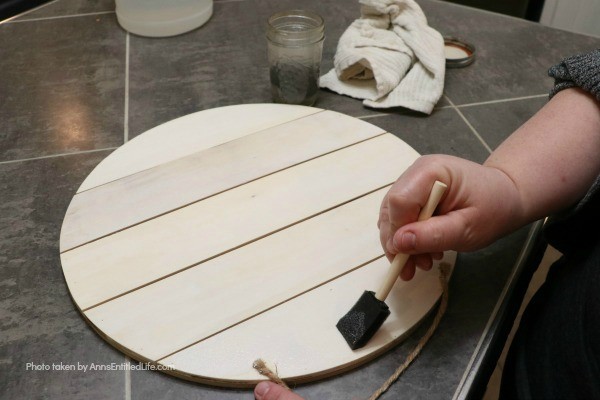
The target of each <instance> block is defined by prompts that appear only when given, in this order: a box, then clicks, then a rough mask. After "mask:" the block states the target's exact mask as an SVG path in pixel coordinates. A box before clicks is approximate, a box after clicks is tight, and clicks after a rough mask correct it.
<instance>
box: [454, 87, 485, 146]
mask: <svg viewBox="0 0 600 400" xmlns="http://www.w3.org/2000/svg"><path fill="white" fill-rule="evenodd" d="M444 97H445V98H446V100H447V101H448V103H450V105H451V106H452V108H454V110H455V111H456V112H457V113H458V115H459V116H460V117H461V118H462V119H463V121H465V124H467V126H468V127H469V129H471V132H473V135H475V137H476V138H477V139H478V140H479V141H480V142H481V144H482V145H483V147H485V149H486V150H487V151H488V152H489V153H490V154H491V153H492V148H491V147H490V146H489V145H488V144H487V143H486V141H485V140H483V138H482V137H481V135H480V134H479V132H477V130H476V129H475V128H474V127H473V125H471V123H470V122H469V120H468V119H467V118H466V117H465V115H464V114H463V113H462V111H460V110H459V109H458V107H456V106H455V105H454V103H453V102H452V100H450V98H449V97H448V96H446V95H444Z"/></svg>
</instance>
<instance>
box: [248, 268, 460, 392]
mask: <svg viewBox="0 0 600 400" xmlns="http://www.w3.org/2000/svg"><path fill="white" fill-rule="evenodd" d="M449 273H450V265H449V264H446V263H441V264H440V284H441V286H442V300H441V301H440V305H439V307H438V309H437V313H436V314H435V317H434V318H433V322H432V323H431V326H430V327H429V329H428V330H427V332H425V335H423V337H422V338H421V340H419V343H417V346H416V347H415V348H414V350H413V351H411V352H410V354H409V355H408V356H407V357H406V360H404V362H403V363H402V365H400V366H399V367H398V368H397V369H396V371H395V372H394V373H393V374H392V376H390V377H389V378H388V379H387V380H386V381H385V382H384V383H383V385H381V387H380V388H379V389H377V390H376V391H375V392H374V393H373V394H372V395H371V397H369V400H376V399H378V398H379V397H380V396H381V395H382V394H384V393H385V392H386V391H387V390H388V389H389V388H390V386H392V384H393V383H394V382H396V380H398V378H399V377H400V375H402V373H403V372H404V371H405V370H406V368H408V366H409V365H410V364H411V363H412V362H413V361H414V360H415V358H417V357H418V356H419V354H420V353H421V350H423V347H425V345H426V344H427V341H428V340H429V339H430V338H431V336H433V333H434V332H435V330H436V329H437V327H438V325H439V324H440V321H441V320H442V317H443V316H444V313H445V312H446V308H447V307H448V274H449ZM252 366H253V367H254V369H256V370H257V371H258V373H259V374H261V375H263V376H266V377H267V378H269V380H271V381H272V382H275V383H276V384H278V385H281V386H283V387H284V388H286V389H289V387H288V386H287V385H286V384H285V382H284V381H283V380H281V378H280V377H279V376H278V375H277V374H276V373H275V372H273V371H271V369H269V367H267V366H266V364H265V362H264V361H263V360H262V359H260V358H259V359H258V360H256V361H254V363H253V364H252Z"/></svg>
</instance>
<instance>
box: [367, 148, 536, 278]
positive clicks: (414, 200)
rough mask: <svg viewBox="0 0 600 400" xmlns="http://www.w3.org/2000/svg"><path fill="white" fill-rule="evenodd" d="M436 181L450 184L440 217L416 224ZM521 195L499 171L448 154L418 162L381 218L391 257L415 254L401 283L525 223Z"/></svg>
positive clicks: (382, 234)
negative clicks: (451, 252) (418, 271)
mask: <svg viewBox="0 0 600 400" xmlns="http://www.w3.org/2000/svg"><path fill="white" fill-rule="evenodd" d="M435 180H439V181H441V182H444V183H445V184H446V185H448V189H447V190H446V193H445V194H444V197H443V198H442V200H441V201H440V203H439V205H438V208H437V212H436V214H435V215H434V216H433V217H432V218H430V219H428V220H426V221H421V222H415V221H416V220H417V217H418V215H419V212H420V210H421V208H422V207H423V206H424V205H425V203H426V202H427V198H428V197H429V193H430V190H431V186H432V185H433V182H434V181H435ZM524 219H525V218H524V215H523V212H522V206H521V199H520V195H519V191H518V190H517V188H516V186H515V185H514V183H513V181H512V180H511V179H510V177H509V176H508V175H506V174H505V173H504V172H502V171H501V170H499V169H496V168H493V167H487V166H482V165H480V164H477V163H474V162H471V161H468V160H464V159H461V158H457V157H453V156H447V155H428V156H423V157H420V158H419V159H417V161H415V163H414V164H413V165H411V166H410V167H409V168H408V169H407V170H406V171H405V172H404V173H403V174H402V176H400V178H398V180H397V181H396V182H395V183H394V184H393V185H392V187H391V188H390V190H389V191H388V193H387V194H386V196H385V198H384V199H383V201H382V204H381V209H380V213H379V221H378V224H377V226H378V227H379V234H380V241H381V245H382V246H383V249H384V250H385V254H386V256H387V258H388V259H389V260H390V261H392V259H393V258H394V255H395V254H397V253H399V252H402V253H406V254H411V257H410V258H409V259H408V261H407V263H406V265H405V267H404V268H403V270H402V273H401V275H400V276H401V278H402V279H403V280H410V279H412V277H413V276H414V274H415V267H419V268H422V269H424V270H429V269H431V267H432V265H433V260H434V259H436V260H439V259H441V258H442V256H443V251H445V250H456V251H473V250H477V249H480V248H482V247H484V246H486V245H488V244H490V243H491V242H493V241H494V240H496V239H497V238H499V237H500V236H502V235H505V234H507V233H509V232H511V231H512V230H514V229H516V228H517V227H519V226H521V225H522V224H524V223H525V222H526V221H524Z"/></svg>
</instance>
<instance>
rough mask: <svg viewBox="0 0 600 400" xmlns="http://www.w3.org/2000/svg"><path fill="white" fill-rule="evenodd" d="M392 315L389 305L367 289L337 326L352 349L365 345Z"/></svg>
mask: <svg viewBox="0 0 600 400" xmlns="http://www.w3.org/2000/svg"><path fill="white" fill-rule="evenodd" d="M388 315H390V309H389V307H388V306H387V305H386V304H385V303H384V302H383V301H381V300H379V299H377V297H375V292H371V291H368V290H366V291H365V292H364V293H363V294H362V296H360V299H358V301H357V302H356V304H355V305H354V306H353V307H352V308H351V309H350V311H348V313H347V314H346V315H344V316H343V317H342V318H341V319H340V320H339V321H338V323H337V325H336V327H337V328H338V331H340V333H341V334H342V336H343V337H344V339H346V342H348V345H349V346H350V348H351V349H352V350H356V349H359V348H361V347H363V346H364V345H365V344H366V343H367V342H368V341H369V339H371V337H372V336H373V335H374V334H375V332H377V330H378V329H379V327H380V326H381V324H383V321H385V320H386V318H387V317H388Z"/></svg>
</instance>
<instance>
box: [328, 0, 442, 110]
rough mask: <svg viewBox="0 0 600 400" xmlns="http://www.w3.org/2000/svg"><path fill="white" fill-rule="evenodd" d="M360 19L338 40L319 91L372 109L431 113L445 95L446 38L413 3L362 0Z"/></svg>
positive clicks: (389, 0)
mask: <svg viewBox="0 0 600 400" xmlns="http://www.w3.org/2000/svg"><path fill="white" fill-rule="evenodd" d="M359 3H360V4H361V18H359V19H357V20H355V21H354V22H353V23H352V24H351V25H350V26H349V27H348V29H346V31H345V32H344V33H343V34H342V36H341V37H340V41H339V43H338V47H337V50H336V54H335V57H334V60H333V64H334V66H335V68H334V69H332V70H331V71H329V72H328V73H327V74H325V75H323V76H322V77H321V78H320V81H319V85H320V86H321V87H324V88H327V89H330V90H333V91H334V92H337V93H340V94H343V95H347V96H351V97H355V98H359V99H364V101H363V104H364V105H366V106H368V107H373V108H389V107H399V106H401V107H406V108H410V109H412V110H415V111H420V112H423V113H426V114H430V113H431V111H432V110H433V107H434V106H435V104H436V103H437V102H438V100H439V99H440V97H441V96H442V92H443V90H444V74H445V72H446V59H445V56H444V39H443V38H442V35H440V33H439V32H438V31H436V30H435V29H433V28H431V27H430V26H429V25H427V19H426V18H425V14H423V11H422V10H421V8H420V7H419V5H418V4H417V3H415V1H414V0H360V1H359Z"/></svg>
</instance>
